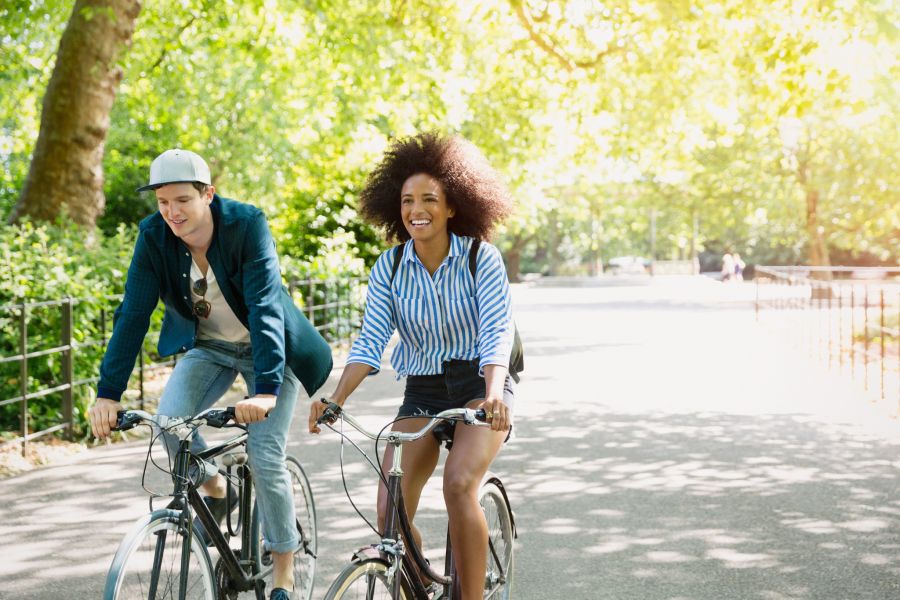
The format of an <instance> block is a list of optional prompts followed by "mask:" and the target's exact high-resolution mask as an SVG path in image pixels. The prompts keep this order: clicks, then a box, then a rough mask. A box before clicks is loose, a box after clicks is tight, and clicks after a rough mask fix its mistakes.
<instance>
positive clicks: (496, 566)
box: [478, 478, 515, 600]
mask: <svg viewBox="0 0 900 600" xmlns="http://www.w3.org/2000/svg"><path fill="white" fill-rule="evenodd" d="M501 485H502V484H501V483H500V482H499V480H497V479H493V478H492V479H489V480H487V481H486V482H484V483H483V484H482V486H481V489H479V491H478V503H479V504H480V505H481V509H482V510H483V511H484V517H485V519H486V520H487V526H488V557H487V573H486V574H485V581H484V597H485V598H492V599H499V600H509V598H510V597H511V592H512V581H513V538H514V537H515V532H514V531H513V519H512V510H511V509H510V507H509V502H508V501H507V499H506V495H505V494H504V493H503V490H502V489H501V488H500V486H501Z"/></svg>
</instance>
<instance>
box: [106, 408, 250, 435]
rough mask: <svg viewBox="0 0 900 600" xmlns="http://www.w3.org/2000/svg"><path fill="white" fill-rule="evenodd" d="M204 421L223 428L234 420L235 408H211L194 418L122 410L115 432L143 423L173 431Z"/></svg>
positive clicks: (119, 413)
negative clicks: (179, 426) (173, 429)
mask: <svg viewBox="0 0 900 600" xmlns="http://www.w3.org/2000/svg"><path fill="white" fill-rule="evenodd" d="M199 419H204V420H205V421H206V424H207V425H209V426H210V427H216V428H222V427H225V426H226V425H227V424H228V422H229V421H233V420H234V407H233V406H229V407H226V408H224V409H222V408H209V409H207V410H204V411H203V412H201V413H199V414H197V415H195V416H193V417H169V416H166V415H151V414H150V413H148V412H146V411H143V410H120V411H119V412H117V413H116V426H115V427H113V428H112V430H113V431H128V430H129V429H134V428H135V427H137V426H138V425H140V424H141V423H143V422H150V423H153V424H154V425H156V426H157V427H159V428H160V429H171V428H173V427H177V426H178V425H182V424H187V423H190V422H192V421H196V420H199Z"/></svg>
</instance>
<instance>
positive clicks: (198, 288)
mask: <svg viewBox="0 0 900 600" xmlns="http://www.w3.org/2000/svg"><path fill="white" fill-rule="evenodd" d="M191 290H192V291H193V292H194V294H196V295H197V296H202V298H200V299H199V300H197V301H196V302H194V314H195V315H197V316H198V317H199V318H201V319H208V318H209V313H211V312H212V304H210V303H209V301H208V300H207V299H206V277H204V278H203V279H198V280H197V281H194V282H192V283H191Z"/></svg>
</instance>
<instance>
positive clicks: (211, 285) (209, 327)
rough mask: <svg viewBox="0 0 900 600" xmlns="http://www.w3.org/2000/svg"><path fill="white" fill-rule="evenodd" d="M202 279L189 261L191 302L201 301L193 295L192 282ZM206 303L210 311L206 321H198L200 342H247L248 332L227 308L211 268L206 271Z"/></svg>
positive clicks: (198, 271)
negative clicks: (210, 307) (208, 304)
mask: <svg viewBox="0 0 900 600" xmlns="http://www.w3.org/2000/svg"><path fill="white" fill-rule="evenodd" d="M199 279H203V273H202V272H201V271H200V267H198V266H197V263H195V262H194V261H193V260H191V302H192V306H193V302H196V301H198V300H201V299H202V298H203V296H198V295H197V294H195V293H194V282H195V281H197V280H199ZM206 301H207V302H209V303H210V305H211V306H212V309H211V310H210V311H209V318H208V319H199V321H200V329H199V331H198V332H197V337H198V339H201V340H224V341H226V342H233V343H239V342H245V343H246V342H249V341H250V331H248V330H247V328H246V327H244V324H243V323H241V321H240V319H238V318H237V316H236V315H235V314H234V311H232V310H231V307H230V306H228V302H227V301H226V300H225V297H224V296H223V295H222V290H221V289H220V288H219V284H218V282H217V281H216V275H215V273H213V270H212V268H211V267H209V268H207V269H206Z"/></svg>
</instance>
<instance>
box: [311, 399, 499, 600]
mask: <svg viewBox="0 0 900 600" xmlns="http://www.w3.org/2000/svg"><path fill="white" fill-rule="evenodd" d="M328 410H329V411H331V416H333V417H334V418H335V419H336V418H338V416H340V417H342V418H343V419H346V420H347V422H349V423H350V425H351V426H353V427H354V428H355V429H356V430H357V431H359V432H361V433H362V434H363V435H365V436H367V437H369V438H370V439H373V440H376V441H377V440H379V439H385V440H386V443H387V444H388V445H389V446H390V447H391V448H392V449H393V456H392V459H391V469H390V471H389V472H388V479H387V481H386V482H385V483H386V487H387V491H388V499H389V502H388V504H389V506H390V508H389V510H388V513H387V514H386V515H385V524H384V530H383V532H382V534H381V543H380V544H378V545H377V546H376V547H375V549H376V550H378V551H379V553H380V554H381V556H382V558H383V559H384V560H385V561H386V562H387V563H388V564H389V565H391V569H390V576H391V577H392V579H391V580H390V586H391V594H392V595H393V597H394V598H399V597H400V592H401V588H402V582H403V579H404V578H405V580H406V583H407V585H408V586H409V587H410V588H411V589H412V591H413V593H414V594H415V596H416V597H417V598H424V597H426V593H427V592H426V586H425V584H424V583H423V582H422V577H421V573H424V574H425V575H427V576H428V577H429V578H430V579H432V580H433V581H435V582H436V583H437V584H438V585H440V586H442V587H443V594H442V595H441V598H451V597H452V593H453V586H454V585H455V582H454V579H453V577H452V576H450V574H451V572H452V568H453V565H452V554H451V553H450V552H448V553H447V557H446V571H447V574H446V575H441V574H438V573H436V572H435V571H434V570H433V569H432V568H431V566H430V565H429V564H428V561H426V560H425V557H424V555H423V554H422V551H421V549H420V548H419V547H418V545H417V544H416V542H415V539H414V538H413V536H412V531H411V526H410V523H409V519H408V517H407V515H406V509H405V507H404V504H403V492H402V490H401V487H400V482H401V480H402V479H403V469H402V468H401V463H402V457H403V444H404V442H408V441H414V440H416V439H419V438H421V437H423V436H424V435H425V434H426V433H427V432H429V431H430V430H431V429H432V428H433V427H434V426H435V425H436V424H437V423H439V422H441V421H444V420H449V421H463V422H465V423H467V424H471V425H476V424H478V425H486V423H485V422H484V411H481V410H479V411H475V410H472V409H467V408H464V409H451V410H447V411H444V412H442V413H440V415H438V416H435V417H432V419H431V421H430V422H429V423H428V425H426V426H425V427H423V428H422V429H421V430H419V431H418V432H414V433H406V432H397V431H391V432H389V433H388V434H387V436H386V437H385V438H381V437H380V436H378V435H375V434H373V433H371V432H369V431H367V430H366V429H365V428H363V427H362V426H361V425H360V424H359V423H358V422H357V421H356V420H355V419H354V418H353V417H351V416H350V415H347V414H346V413H344V412H343V409H341V407H339V406H338V405H336V404H333V403H329V408H328ZM326 414H328V411H326ZM449 417H457V418H453V419H451V418H449ZM332 420H333V419H332ZM398 534H401V535H402V538H403V540H401V539H400V535H398ZM404 540H405V544H404ZM448 541H449V538H448ZM407 548H408V549H409V552H407ZM448 550H449V544H448ZM416 567H418V568H416Z"/></svg>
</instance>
